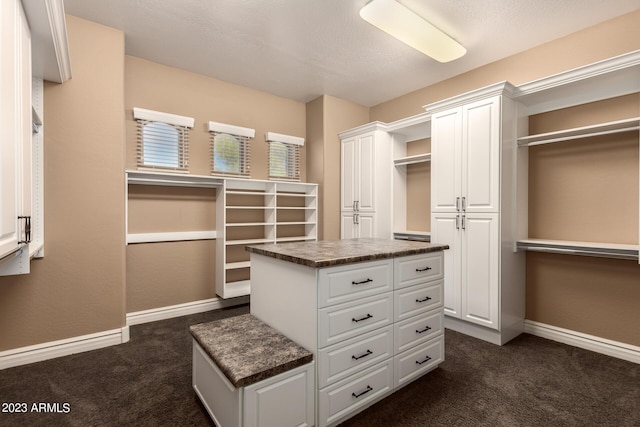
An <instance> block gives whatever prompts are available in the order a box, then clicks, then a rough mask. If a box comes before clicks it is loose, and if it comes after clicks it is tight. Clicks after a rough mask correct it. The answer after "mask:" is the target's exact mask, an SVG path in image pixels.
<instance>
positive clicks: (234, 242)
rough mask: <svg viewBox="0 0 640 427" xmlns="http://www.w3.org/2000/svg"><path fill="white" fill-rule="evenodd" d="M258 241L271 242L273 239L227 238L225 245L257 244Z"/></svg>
mask: <svg viewBox="0 0 640 427" xmlns="http://www.w3.org/2000/svg"><path fill="white" fill-rule="evenodd" d="M260 243H273V239H243V240H227V241H226V242H225V244H226V245H227V246H237V245H258V244H260Z"/></svg>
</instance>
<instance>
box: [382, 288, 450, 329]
mask: <svg viewBox="0 0 640 427" xmlns="http://www.w3.org/2000/svg"><path fill="white" fill-rule="evenodd" d="M393 300H394V301H393V304H394V313H393V316H394V320H395V321H398V320H404V319H408V318H409V317H413V316H416V315H418V314H421V313H425V312H427V311H429V310H433V309H434V308H437V307H442V302H443V300H444V281H443V280H438V281H437V282H427V283H423V284H420V285H416V286H411V287H409V288H404V289H401V290H399V291H395V294H394V297H393Z"/></svg>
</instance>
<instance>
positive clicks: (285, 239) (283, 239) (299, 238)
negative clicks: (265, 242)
mask: <svg viewBox="0 0 640 427" xmlns="http://www.w3.org/2000/svg"><path fill="white" fill-rule="evenodd" d="M315 240H316V238H315V237H310V236H293V237H291V236H290V237H278V238H276V243H283V242H302V241H305V242H312V241H315Z"/></svg>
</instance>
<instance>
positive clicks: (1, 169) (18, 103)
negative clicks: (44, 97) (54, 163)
mask: <svg viewBox="0 0 640 427" xmlns="http://www.w3.org/2000/svg"><path fill="white" fill-rule="evenodd" d="M0 43H1V45H2V46H1V47H2V69H1V70H0V200H1V202H0V257H2V256H4V255H7V254H9V253H11V252H12V251H14V250H15V249H17V248H18V242H19V241H20V240H21V229H20V226H19V224H18V216H19V215H25V214H26V215H28V214H30V206H31V192H30V186H31V179H30V176H31V175H30V174H31V168H30V164H31V155H30V154H31V62H30V61H31V42H30V33H29V27H28V24H27V21H26V18H25V16H24V12H23V11H22V5H21V3H20V1H18V0H3V1H2V2H0Z"/></svg>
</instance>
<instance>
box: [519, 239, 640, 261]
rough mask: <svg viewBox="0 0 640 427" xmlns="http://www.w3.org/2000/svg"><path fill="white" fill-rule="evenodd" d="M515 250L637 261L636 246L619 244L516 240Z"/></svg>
mask: <svg viewBox="0 0 640 427" xmlns="http://www.w3.org/2000/svg"><path fill="white" fill-rule="evenodd" d="M517 248H518V249H520V250H526V251H532V252H547V253H559V254H567V255H583V256H593V257H600V258H617V259H631V260H638V248H639V246H638V245H626V244H620V243H596V242H577V241H570V240H547V239H525V240H518V242H517Z"/></svg>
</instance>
